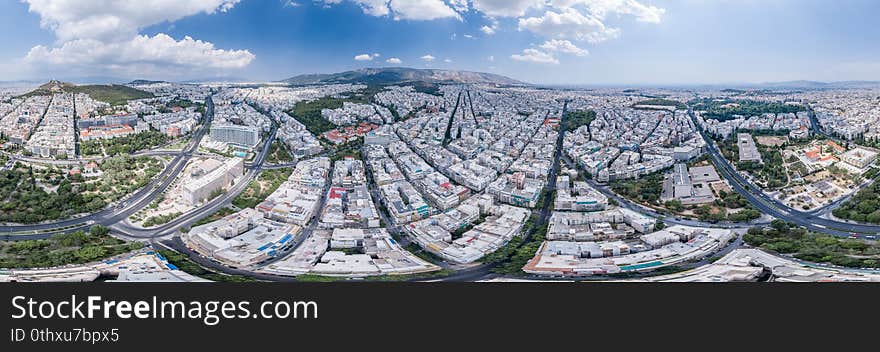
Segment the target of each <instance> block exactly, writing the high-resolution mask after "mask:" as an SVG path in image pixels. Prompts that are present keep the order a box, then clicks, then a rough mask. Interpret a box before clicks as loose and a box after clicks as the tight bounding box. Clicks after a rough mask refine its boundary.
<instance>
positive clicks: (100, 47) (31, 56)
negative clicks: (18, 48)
mask: <svg viewBox="0 0 880 352" xmlns="http://www.w3.org/2000/svg"><path fill="white" fill-rule="evenodd" d="M253 59H254V55H253V54H251V53H250V52H248V51H247V50H223V49H217V48H215V47H214V44H212V43H209V42H205V41H201V40H195V39H193V38H190V37H184V38H183V39H182V40H174V38H171V37H169V36H168V35H166V34H162V33H159V34H156V35H155V36H152V37H150V36H145V35H138V36H135V37H134V38H133V39H131V40H127V41H119V42H111V43H105V42H102V41H100V40H95V39H77V40H72V41H68V42H65V43H64V44H62V45H61V46H58V47H54V48H49V47H45V46H42V45H38V46H35V47H33V48H31V50H30V51H29V52H28V54H27V56H25V62H27V63H39V64H50V65H59V66H73V67H96V68H107V69H112V70H114V71H117V72H121V73H130V74H137V69H140V68H143V67H145V66H157V67H165V66H168V67H169V69H172V70H175V72H179V71H180V69H181V68H186V67H195V68H199V67H202V68H217V69H231V68H240V67H244V66H246V65H247V64H249V63H250V62H251V61H252V60H253ZM129 66H130V67H129Z"/></svg>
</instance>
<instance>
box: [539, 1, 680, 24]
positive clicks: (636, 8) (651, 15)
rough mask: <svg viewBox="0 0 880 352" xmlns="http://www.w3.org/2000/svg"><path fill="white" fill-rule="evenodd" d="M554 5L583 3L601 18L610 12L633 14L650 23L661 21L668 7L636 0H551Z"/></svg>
mask: <svg viewBox="0 0 880 352" xmlns="http://www.w3.org/2000/svg"><path fill="white" fill-rule="evenodd" d="M550 3H551V4H552V5H553V6H556V7H559V8H566V7H573V6H578V5H581V6H583V7H585V8H586V9H587V11H588V12H589V13H591V14H593V15H594V16H596V17H599V18H603V19H604V18H605V17H606V16H608V15H609V14H612V13H617V14H621V15H632V16H635V17H636V20H638V21H641V22H649V23H660V22H661V20H662V18H663V15H664V14H665V13H666V9H662V8H659V7H656V6H652V5H645V4H642V3H640V2H638V1H636V0H550Z"/></svg>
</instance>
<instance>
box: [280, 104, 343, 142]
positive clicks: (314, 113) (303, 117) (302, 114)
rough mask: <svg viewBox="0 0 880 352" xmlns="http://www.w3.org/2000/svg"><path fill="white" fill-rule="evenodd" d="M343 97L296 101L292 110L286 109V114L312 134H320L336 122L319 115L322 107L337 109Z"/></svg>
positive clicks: (330, 128)
mask: <svg viewBox="0 0 880 352" xmlns="http://www.w3.org/2000/svg"><path fill="white" fill-rule="evenodd" d="M343 102H344V99H339V98H331V97H325V98H321V99H318V100H313V101H303V102H299V103H297V104H296V105H295V106H294V107H293V109H292V110H288V111H287V114H288V115H290V116H292V117H293V118H294V119H296V120H297V121H299V122H300V123H301V124H303V125H305V126H306V129H307V130H309V132H311V133H312V134H314V135H316V136H320V135H321V134H323V133H324V132H327V131H330V130H333V129H335V128H336V127H337V126H336V124H334V123H332V122H330V121H328V120H327V119H325V118H324V117H323V116H321V110H323V109H339V108H341V107H342V104H343Z"/></svg>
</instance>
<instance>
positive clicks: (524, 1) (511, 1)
mask: <svg viewBox="0 0 880 352" xmlns="http://www.w3.org/2000/svg"><path fill="white" fill-rule="evenodd" d="M543 4H544V0H474V9H476V10H479V11H480V12H482V13H484V14H486V15H487V16H492V17H519V16H523V15H525V14H526V11H528V10H529V9H531V8H541V7H542V6H543Z"/></svg>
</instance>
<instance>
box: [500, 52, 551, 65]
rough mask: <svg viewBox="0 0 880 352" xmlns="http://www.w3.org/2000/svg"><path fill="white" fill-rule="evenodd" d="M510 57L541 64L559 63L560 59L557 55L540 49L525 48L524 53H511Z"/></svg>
mask: <svg viewBox="0 0 880 352" xmlns="http://www.w3.org/2000/svg"><path fill="white" fill-rule="evenodd" d="M510 58H511V59H514V60H517V61H526V62H534V63H539V64H554V65H556V64H559V60H557V59H556V57H554V56H553V55H551V54H549V53H546V52H543V51H540V50H538V49H525V50H523V52H522V54H513V55H510Z"/></svg>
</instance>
